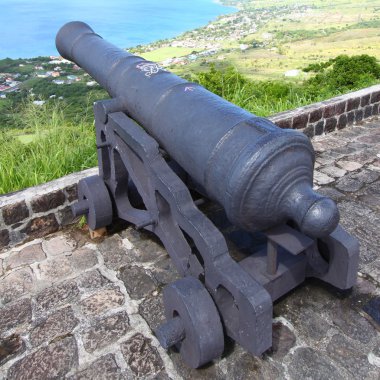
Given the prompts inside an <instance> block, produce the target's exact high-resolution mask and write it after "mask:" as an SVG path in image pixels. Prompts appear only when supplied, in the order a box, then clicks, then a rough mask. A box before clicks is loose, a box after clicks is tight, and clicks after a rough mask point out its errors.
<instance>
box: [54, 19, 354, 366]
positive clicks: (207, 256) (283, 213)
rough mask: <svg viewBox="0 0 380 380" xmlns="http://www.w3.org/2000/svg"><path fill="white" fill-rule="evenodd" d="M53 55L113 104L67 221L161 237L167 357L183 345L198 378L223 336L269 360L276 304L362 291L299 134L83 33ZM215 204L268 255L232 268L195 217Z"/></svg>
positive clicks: (207, 223)
mask: <svg viewBox="0 0 380 380" xmlns="http://www.w3.org/2000/svg"><path fill="white" fill-rule="evenodd" d="M56 45H57V49H58V51H59V53H60V54H61V55H62V57H64V58H66V59H68V60H71V61H73V62H75V63H76V64H77V65H79V66H80V67H82V68H83V69H84V70H85V71H86V72H88V73H89V74H90V75H91V76H92V77H93V78H94V79H95V80H96V81H97V82H98V83H99V84H100V85H101V86H102V87H104V88H105V89H106V90H107V92H108V93H109V95H110V97H111V98H110V99H107V100H102V101H98V102H96V103H95V104H94V114H95V127H96V142H97V149H98V161H99V176H93V177H88V178H85V179H83V180H81V181H80V183H79V184H78V202H77V203H75V204H74V205H73V206H72V210H73V214H74V215H75V216H79V215H86V217H87V223H88V225H89V227H90V228H91V229H93V230H95V229H98V228H100V227H105V226H108V225H111V224H112V222H113V220H114V219H115V218H118V219H122V220H125V221H127V222H130V223H132V224H134V225H135V226H136V228H138V229H145V230H147V231H150V232H152V233H154V234H155V235H157V236H158V238H159V239H160V240H161V242H162V243H163V245H164V246H165V248H166V250H167V252H168V254H169V255H170V257H171V259H172V261H173V263H174V265H175V267H176V269H177V271H178V272H179V274H180V276H181V277H182V278H181V279H179V280H177V281H175V282H173V283H172V284H169V285H167V286H166V287H165V289H164V290H163V300H164V307H165V315H166V318H167V320H166V322H165V323H163V324H162V325H161V326H160V327H159V328H158V329H157V330H156V332H155V333H156V336H157V338H158V340H159V342H160V343H161V345H162V346H163V347H164V348H166V349H168V348H169V347H172V346H176V347H177V349H178V350H179V352H180V354H181V356H182V358H183V360H184V361H185V362H186V364H188V365H189V366H191V367H193V368H198V367H200V366H202V365H204V364H206V363H208V362H209V361H212V360H213V359H215V358H217V357H219V356H221V355H222V353H223V351H224V337H225V335H227V336H229V337H230V338H232V339H233V340H234V341H236V342H237V343H239V344H240V345H241V346H243V347H244V348H245V349H246V350H247V351H249V352H250V353H251V354H253V355H261V354H262V353H263V352H265V351H266V350H268V349H269V348H270V347H271V345H272V310H273V302H274V301H275V300H277V299H278V298H280V297H281V296H283V295H284V294H286V293H287V292H289V291H290V290H291V289H293V288H295V287H296V286H298V285H299V284H301V283H302V282H304V280H305V279H306V278H307V277H314V278H318V279H321V280H322V281H324V282H327V283H329V284H331V285H333V286H335V287H337V288H339V289H349V288H351V287H352V286H353V285H354V284H355V281H356V276H357V269H358V258H359V245H358V241H357V240H356V239H355V238H354V237H353V236H351V235H350V234H348V233H347V232H346V231H345V230H344V229H343V228H342V227H341V226H340V225H339V212H338V209H337V206H336V204H335V203H334V202H333V201H332V200H331V199H329V198H327V197H325V196H322V195H320V194H318V193H316V192H315V191H314V190H313V187H312V186H313V168H314V162H315V156H314V151H313V147H312V145H311V143H310V141H309V139H308V138H307V137H306V136H305V135H304V134H303V133H301V132H299V131H294V130H287V129H281V128H279V127H277V126H276V125H274V124H273V123H271V122H270V121H269V120H267V119H265V118H261V117H257V116H255V115H253V114H251V113H249V112H247V111H245V110H243V109H241V108H239V107H237V106H235V105H233V104H231V103H229V102H227V101H226V100H224V99H222V98H220V97H219V96H217V95H215V94H213V93H211V92H209V91H207V90H206V89H205V88H203V87H202V86H200V85H199V84H196V83H190V82H188V81H186V80H184V79H182V78H180V77H178V76H176V75H174V74H172V73H170V72H168V71H167V70H165V69H164V68H162V67H161V66H159V65H158V64H157V63H154V62H150V61H146V60H145V59H143V58H141V57H138V56H135V55H133V54H130V53H129V52H127V51H125V50H121V49H119V48H117V47H115V46H114V45H112V44H110V43H109V42H107V41H105V40H103V39H102V38H101V37H100V36H99V35H97V34H96V33H95V32H94V31H93V30H92V29H91V28H90V27H89V26H88V25H87V24H85V23H83V22H70V23H67V24H65V25H64V26H63V27H62V28H61V29H60V31H59V32H58V34H57V37H56ZM207 202H211V203H213V204H216V205H219V206H220V207H221V209H222V210H223V213H224V214H225V216H226V220H228V222H229V223H231V225H232V226H234V227H235V228H236V230H238V231H241V235H239V236H240V237H242V238H244V239H250V238H251V237H253V236H256V234H260V236H263V237H264V238H265V243H264V246H262V247H258V248H257V249H256V250H255V249H251V250H249V252H248V253H246V254H245V256H244V257H243V258H242V257H240V259H239V260H235V259H234V258H233V257H232V256H231V255H230V250H229V247H228V245H227V241H226V236H225V235H224V234H223V233H222V229H221V228H218V227H217V226H216V224H218V223H217V221H215V220H213V221H212V220H211V219H212V218H211V217H209V216H208V215H206V214H207V213H206V214H205V213H204V212H202V210H201V209H202V206H201V205H202V204H203V203H207ZM252 244H253V240H252Z"/></svg>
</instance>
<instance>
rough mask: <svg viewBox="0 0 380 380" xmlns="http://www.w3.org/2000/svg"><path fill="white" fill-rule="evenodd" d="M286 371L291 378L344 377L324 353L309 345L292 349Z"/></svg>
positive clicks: (336, 379)
mask: <svg viewBox="0 0 380 380" xmlns="http://www.w3.org/2000/svg"><path fill="white" fill-rule="evenodd" d="M288 373H289V375H290V378H292V379H318V380H331V379H334V380H344V379H345V376H344V375H343V374H342V373H340V371H339V369H338V368H337V367H336V366H335V365H334V364H333V363H332V361H331V359H329V357H328V356H327V355H326V354H324V353H322V352H320V351H317V350H314V349H313V348H310V347H300V348H297V349H296V350H295V351H294V353H293V355H292V360H291V362H290V364H289V366H288Z"/></svg>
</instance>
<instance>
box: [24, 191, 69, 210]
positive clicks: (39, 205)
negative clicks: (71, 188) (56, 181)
mask: <svg viewBox="0 0 380 380" xmlns="http://www.w3.org/2000/svg"><path fill="white" fill-rule="evenodd" d="M64 203H65V194H63V191H62V190H58V191H54V192H51V193H48V194H44V195H43V196H37V197H35V198H33V199H32V201H31V206H32V209H33V212H36V213H37V212H46V211H49V210H52V209H54V208H57V207H59V206H61V205H63V204H64Z"/></svg>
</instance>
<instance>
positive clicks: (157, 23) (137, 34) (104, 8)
mask: <svg viewBox="0 0 380 380" xmlns="http://www.w3.org/2000/svg"><path fill="white" fill-rule="evenodd" d="M234 11H235V9H234V8H231V7H225V6H222V5H220V4H218V3H217V2H216V1H215V0H109V1H104V0H64V1H62V0H61V1H55V0H34V1H30V0H0V16H1V17H0V59H3V58H6V57H10V58H31V57H37V56H40V55H41V56H46V55H57V54H58V53H57V50H56V48H55V42H54V41H55V36H56V34H57V31H58V30H59V28H60V27H61V26H62V25H63V24H65V23H66V22H68V21H74V20H75V21H84V22H86V23H88V24H89V25H90V26H91V27H92V28H93V29H94V30H95V31H96V33H98V34H100V35H101V36H102V37H104V38H105V39H107V40H109V41H110V42H112V43H113V44H114V45H116V46H118V47H132V46H136V45H138V44H146V43H149V42H153V41H157V40H159V39H165V38H171V37H175V36H177V35H179V34H181V33H182V32H185V31H187V30H191V29H195V28H197V27H200V26H203V25H205V24H207V23H208V22H209V21H211V20H213V19H215V18H216V17H217V16H218V15H222V14H227V13H231V12H234Z"/></svg>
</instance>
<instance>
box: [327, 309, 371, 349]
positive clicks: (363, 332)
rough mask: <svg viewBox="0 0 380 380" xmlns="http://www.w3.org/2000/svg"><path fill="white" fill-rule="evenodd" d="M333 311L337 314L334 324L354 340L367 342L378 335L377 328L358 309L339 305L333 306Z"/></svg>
mask: <svg viewBox="0 0 380 380" xmlns="http://www.w3.org/2000/svg"><path fill="white" fill-rule="evenodd" d="M333 313H334V315H335V318H334V320H333V323H334V325H335V326H337V327H338V328H339V330H340V331H341V333H342V334H344V335H346V336H348V337H350V338H351V339H353V340H354V341H358V342H360V343H363V344H367V343H369V342H370V341H371V340H372V339H373V337H375V336H376V334H377V332H376V330H375V329H374V328H373V327H372V325H371V324H370V323H369V322H368V321H367V320H366V319H365V318H363V317H362V316H361V315H360V314H359V313H357V312H356V311H354V310H352V309H349V308H345V309H344V310H342V308H341V307H340V306H339V305H337V306H335V307H334V308H333Z"/></svg>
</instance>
